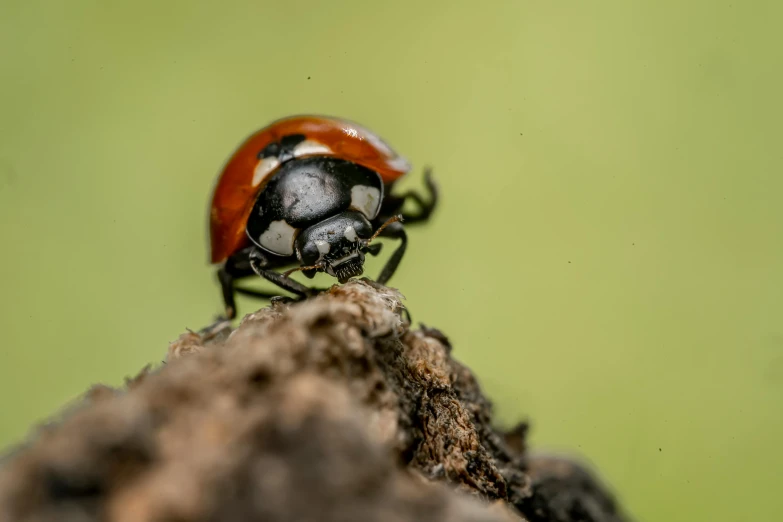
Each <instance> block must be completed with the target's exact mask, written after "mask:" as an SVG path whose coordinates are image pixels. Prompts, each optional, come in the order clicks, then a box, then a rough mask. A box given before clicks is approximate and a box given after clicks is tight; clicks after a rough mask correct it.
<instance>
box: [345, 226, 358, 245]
mask: <svg viewBox="0 0 783 522" xmlns="http://www.w3.org/2000/svg"><path fill="white" fill-rule="evenodd" d="M343 235H345V239H347V240H348V241H351V242H353V241H356V237H357V236H356V230H354V229H353V227H352V226H350V225H348V226H347V227H345V232H343Z"/></svg>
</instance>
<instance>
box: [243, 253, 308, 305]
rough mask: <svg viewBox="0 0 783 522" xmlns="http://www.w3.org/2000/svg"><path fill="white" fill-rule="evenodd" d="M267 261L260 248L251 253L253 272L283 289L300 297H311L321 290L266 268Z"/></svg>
mask: <svg viewBox="0 0 783 522" xmlns="http://www.w3.org/2000/svg"><path fill="white" fill-rule="evenodd" d="M265 261H266V258H265V257H264V255H263V254H262V253H261V252H259V251H258V250H254V251H253V252H251V253H250V267H251V268H252V269H253V272H255V273H256V274H258V275H259V276H261V277H263V278H264V279H266V280H267V281H269V282H271V283H274V284H276V285H277V286H279V287H280V288H282V289H283V290H287V291H289V292H291V293H292V294H295V295H296V296H298V297H300V298H307V297H311V296H313V295H316V294H317V293H318V292H319V291H320V290H318V289H315V288H310V287H308V286H306V285H303V284H302V283H300V282H299V281H294V280H293V279H291V278H290V277H286V276H284V275H283V274H280V273H278V272H275V271H274V270H270V269H268V268H265V267H264V265H265V264H266V263H265Z"/></svg>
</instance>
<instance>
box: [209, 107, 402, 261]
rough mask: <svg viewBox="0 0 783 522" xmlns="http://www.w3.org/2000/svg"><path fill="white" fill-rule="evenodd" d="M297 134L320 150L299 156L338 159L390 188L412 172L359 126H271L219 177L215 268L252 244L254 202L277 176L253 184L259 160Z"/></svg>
mask: <svg viewBox="0 0 783 522" xmlns="http://www.w3.org/2000/svg"><path fill="white" fill-rule="evenodd" d="M295 134H301V135H304V136H305V137H306V139H307V140H308V142H313V143H315V144H318V145H321V147H310V151H312V152H307V151H305V152H303V153H302V154H301V155H299V154H297V156H296V157H306V156H315V155H318V156H333V157H339V158H341V159H344V160H347V161H351V162H353V163H356V164H359V165H361V166H363V167H366V168H368V169H372V170H374V171H375V172H377V173H378V174H379V175H380V176H381V179H382V180H383V182H384V184H386V185H387V186H388V185H389V184H391V183H392V182H394V181H395V180H397V179H399V178H400V177H401V176H403V175H404V174H405V173H407V172H408V171H409V170H410V164H409V163H408V162H407V160H405V158H403V157H402V156H400V155H398V154H397V153H396V152H394V151H393V150H392V149H391V147H389V146H388V145H387V144H386V143H385V142H384V141H383V140H382V139H381V138H379V137H378V136H377V135H376V134H374V133H373V132H371V131H369V130H367V129H366V128H364V127H362V126H361V125H359V124H357V123H354V122H351V121H347V120H344V119H340V118H333V117H329V116H312V115H309V116H308V115H302V116H291V117H288V118H283V119H280V120H277V121H275V122H272V123H271V124H270V125H268V126H266V127H264V128H263V129H261V130H259V131H257V132H255V133H253V134H252V135H251V136H250V137H249V138H247V139H246V140H245V141H244V142H243V143H242V144H241V145H240V146H239V148H238V149H237V150H236V152H234V154H233V155H232V156H231V158H230V159H229V160H228V162H227V163H226V165H225V167H224V168H223V171H222V173H221V174H220V177H219V178H218V182H217V185H216V186H215V191H214V194H213V197H212V206H211V211H210V224H209V230H210V243H211V260H212V263H220V262H222V261H224V260H225V259H226V258H228V257H229V256H230V255H231V254H233V253H235V252H237V251H238V250H240V249H242V248H244V247H246V246H248V245H249V244H250V240H249V239H248V237H247V235H246V234H245V227H246V225H247V220H248V217H249V216H250V212H251V211H252V209H253V204H254V203H255V200H256V198H257V197H258V195H259V194H260V193H261V191H262V190H263V189H264V187H265V186H266V183H267V182H268V181H269V178H270V177H271V176H272V175H273V174H274V170H272V171H271V172H270V173H269V175H267V176H265V178H264V180H263V181H262V182H261V183H260V184H257V185H254V183H253V181H254V174H255V170H256V167H257V166H258V164H259V162H260V161H261V160H260V159H259V158H258V154H259V152H260V151H261V150H263V149H264V148H265V147H266V146H267V145H269V144H271V143H276V142H278V141H279V140H280V139H281V138H283V137H284V136H290V135H295ZM277 168H279V166H278V167H277ZM275 170H276V169H275Z"/></svg>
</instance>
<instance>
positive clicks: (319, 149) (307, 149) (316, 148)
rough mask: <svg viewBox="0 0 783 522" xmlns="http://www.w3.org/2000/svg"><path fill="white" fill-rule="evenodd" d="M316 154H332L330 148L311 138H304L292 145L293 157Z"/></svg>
mask: <svg viewBox="0 0 783 522" xmlns="http://www.w3.org/2000/svg"><path fill="white" fill-rule="evenodd" d="M316 154H332V149H330V148H329V147H327V146H326V145H324V144H323V143H318V142H317V141H313V140H304V141H303V142H300V143H299V144H298V145H297V146H296V147H294V157H295V158H299V157H301V156H314V155H316Z"/></svg>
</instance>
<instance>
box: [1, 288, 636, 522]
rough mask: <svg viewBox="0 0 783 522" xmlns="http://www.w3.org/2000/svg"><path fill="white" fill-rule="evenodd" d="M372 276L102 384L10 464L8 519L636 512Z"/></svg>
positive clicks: (568, 519) (467, 517)
mask: <svg viewBox="0 0 783 522" xmlns="http://www.w3.org/2000/svg"><path fill="white" fill-rule="evenodd" d="M405 317H406V316H405V314H404V313H403V307H402V304H401V296H400V294H399V293H398V292H397V291H396V290H393V289H389V288H386V287H382V286H379V285H377V284H375V283H372V282H370V281H367V280H360V281H354V282H351V283H348V284H345V285H341V286H335V287H333V288H332V289H331V290H330V291H329V292H326V293H324V294H322V295H320V296H318V297H316V298H313V299H309V300H307V301H305V302H302V303H295V304H290V305H289V304H281V303H276V304H273V305H272V306H270V307H268V308H264V309H261V310H260V311H258V312H256V313H254V314H250V315H248V316H246V317H245V318H244V319H243V320H242V322H241V324H240V325H239V327H238V328H237V329H236V330H231V329H230V327H228V325H226V328H225V329H219V330H217V331H216V332H214V335H211V336H210V338H206V336H204V335H199V334H196V333H193V332H187V333H185V334H183V335H182V336H180V338H179V339H178V340H176V341H175V342H173V343H172V344H171V345H170V346H169V350H168V355H167V361H166V364H165V365H162V366H161V367H160V368H157V369H155V370H153V371H151V370H149V369H144V370H143V371H142V372H141V373H140V374H139V375H138V376H136V377H134V378H133V379H130V380H128V381H127V383H126V386H124V387H122V388H121V389H113V388H109V387H106V386H96V387H94V388H92V389H91V390H90V391H88V392H87V393H86V394H85V397H84V399H83V400H81V401H80V403H79V404H78V405H77V406H76V407H74V408H71V409H70V410H69V411H67V412H65V413H64V414H63V415H62V416H61V417H60V418H59V419H57V420H56V421H53V422H51V423H50V424H49V425H47V426H44V427H42V428H41V429H40V430H38V432H37V433H36V434H35V435H34V436H33V437H31V438H30V440H28V441H27V442H25V443H24V444H23V445H21V446H20V447H18V448H16V449H14V450H13V451H12V452H11V453H9V454H8V455H7V456H6V457H5V458H4V459H3V461H2V467H1V468H0V520H3V521H6V520H7V521H24V522H39V521H40V522H44V521H55V520H56V521H58V522H88V521H103V520H107V521H112V522H114V521H116V522H145V521H149V522H153V521H155V522H162V521H166V522H191V521H194V522H195V521H210V522H211V521H255V520H259V521H261V520H263V521H273V522H274V521H326V522H329V521H334V522H337V521H341V522H353V521H356V522H359V521H362V522H372V521H378V522H380V521H390V522H391V521H395V522H396V521H413V520H417V521H429V520H431V521H446V520H448V521H486V522H492V521H504V520H505V521H512V520H527V521H529V522H544V521H547V522H572V521H573V522H576V521H586V522H588V521H589V522H621V521H625V520H628V519H627V518H626V517H625V515H623V514H622V513H620V510H619V508H618V506H617V505H616V504H615V502H614V500H613V498H612V495H611V494H609V493H608V492H607V490H606V489H605V487H604V486H602V485H601V484H600V483H599V481H598V480H597V479H596V478H595V477H594V476H593V475H592V473H591V472H589V471H588V470H587V469H586V468H584V467H583V466H581V465H580V464H578V463H576V462H573V461H569V460H566V459H563V458H558V457H551V456H536V455H535V454H532V453H531V452H530V451H529V450H528V448H527V447H526V444H525V436H526V432H527V426H526V425H525V424H520V425H519V426H517V427H516V428H514V429H512V430H510V431H508V432H504V431H502V430H499V429H498V428H497V427H496V426H494V425H493V421H492V407H491V403H490V401H489V400H488V399H487V398H486V397H485V396H484V395H483V394H482V392H481V389H480V387H479V385H478V382H477V380H476V378H475V377H474V375H473V374H472V373H471V372H470V370H469V369H468V368H466V367H465V366H463V365H462V364H460V363H459V362H457V361H456V360H455V359H454V358H452V356H451V351H452V347H451V345H450V343H449V341H448V339H447V338H446V337H445V336H444V335H443V334H442V333H441V332H439V331H438V330H436V329H433V328H427V327H424V326H422V327H420V328H418V329H413V328H411V325H409V324H408V323H407V322H406V319H405Z"/></svg>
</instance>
